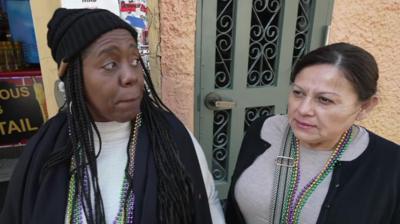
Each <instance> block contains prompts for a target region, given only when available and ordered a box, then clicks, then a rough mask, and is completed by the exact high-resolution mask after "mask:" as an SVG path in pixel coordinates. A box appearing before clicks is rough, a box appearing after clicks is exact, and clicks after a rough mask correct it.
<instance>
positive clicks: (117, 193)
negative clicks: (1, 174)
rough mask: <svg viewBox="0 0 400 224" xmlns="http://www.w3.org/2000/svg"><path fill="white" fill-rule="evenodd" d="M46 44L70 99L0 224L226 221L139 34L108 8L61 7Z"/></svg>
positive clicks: (18, 181)
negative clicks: (157, 85)
mask: <svg viewBox="0 0 400 224" xmlns="http://www.w3.org/2000/svg"><path fill="white" fill-rule="evenodd" d="M47 39H48V45H49V47H50V49H51V53H52V56H53V58H54V60H55V61H56V62H57V63H58V67H59V72H58V75H59V77H60V79H61V80H62V82H63V83H64V86H65V94H66V102H65V104H64V106H63V107H62V108H61V109H60V111H59V113H58V114H57V115H56V116H55V117H54V118H52V119H50V120H49V121H48V122H47V123H46V124H45V125H43V127H42V128H41V129H40V130H39V132H38V133H37V134H36V135H35V136H34V137H32V139H31V140H30V142H29V143H28V145H27V146H26V147H25V149H24V151H23V154H22V155H21V157H20V160H19V164H18V166H17V167H16V170H15V172H14V174H13V177H12V179H11V181H10V185H9V189H8V193H7V196H6V201H5V204H4V208H3V211H2V213H1V215H0V223H10V224H12V223H40V224H46V223H52V224H53V223H74V224H75V223H90V224H94V223H96V224H97V223H136V224H137V223H145V224H151V223H168V224H179V223H198V224H206V223H212V222H213V223H223V222H224V219H223V216H222V211H221V207H220V205H219V202H218V199H217V195H216V191H215V187H214V182H213V179H212V176H211V175H210V173H209V171H208V169H207V163H206V161H205V157H204V154H203V152H202V150H201V148H200V146H199V144H198V143H197V141H196V140H195V139H194V137H193V135H191V134H190V132H188V131H187V130H186V129H185V127H184V126H183V124H182V123H181V122H180V121H179V120H178V119H177V118H176V117H175V115H174V114H173V113H172V112H171V111H170V110H169V109H168V108H167V107H166V106H165V105H164V104H163V103H162V102H161V100H160V98H159V97H158V96H157V93H156V92H155V90H154V87H153V84H152V81H151V79H150V75H149V73H148V71H147V70H146V68H145V66H144V64H143V61H142V60H141V58H140V55H139V52H138V49H137V33H136V31H135V30H134V29H133V28H132V27H131V26H130V25H129V24H127V23H125V22H124V21H123V20H121V19H120V18H119V17H118V16H116V15H114V14H112V13H111V12H109V11H107V10H103V9H62V8H61V9H57V10H56V12H55V13H54V15H53V17H52V18H51V20H50V22H49V24H48V35H47Z"/></svg>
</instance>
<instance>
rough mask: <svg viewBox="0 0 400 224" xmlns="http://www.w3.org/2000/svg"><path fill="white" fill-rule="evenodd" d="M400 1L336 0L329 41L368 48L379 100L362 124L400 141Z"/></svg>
mask: <svg viewBox="0 0 400 224" xmlns="http://www.w3.org/2000/svg"><path fill="white" fill-rule="evenodd" d="M399 37H400V1H398V0H379V1H376V0H351V1H349V0H335V5H334V11H333V19H332V27H331V33H330V42H340V41H345V42H350V43H353V44H356V45H358V46H361V47H363V48H365V49H366V50H368V51H369V52H371V53H372V54H373V55H374V56H375V58H376V60H377V62H378V66H379V70H380V78H379V96H380V100H381V102H380V104H379V105H378V106H377V107H376V108H375V110H374V111H373V112H372V113H371V115H370V116H369V117H368V118H367V119H366V120H364V121H363V122H362V123H361V124H362V125H363V126H365V127H367V128H369V129H370V130H372V131H374V132H376V133H378V134H380V135H382V136H384V137H386V138H388V139H391V140H392V141H395V142H396V143H400V91H399V90H400V75H399V72H400V53H399V50H400V47H399V46H400V38H399Z"/></svg>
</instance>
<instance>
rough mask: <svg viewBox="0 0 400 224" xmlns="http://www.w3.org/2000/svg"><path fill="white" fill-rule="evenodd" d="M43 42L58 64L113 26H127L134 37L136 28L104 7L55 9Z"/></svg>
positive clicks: (80, 50)
mask: <svg viewBox="0 0 400 224" xmlns="http://www.w3.org/2000/svg"><path fill="white" fill-rule="evenodd" d="M47 28H48V32H47V45H48V46H49V47H50V49H51V55H52V56H53V58H54V60H55V61H56V62H57V64H58V65H60V63H61V61H62V60H63V61H64V62H69V60H70V59H72V58H74V57H76V56H77V55H79V54H80V53H81V52H82V51H83V50H84V49H85V48H87V47H88V46H89V45H90V44H91V43H93V42H94V41H95V40H96V39H97V38H99V37H100V36H101V35H102V34H104V33H107V32H109V31H111V30H114V29H119V28H122V29H126V30H128V31H129V32H130V33H131V34H132V36H133V38H134V39H135V41H137V32H136V30H135V29H134V28H133V27H132V26H131V25H129V24H128V23H126V22H125V21H123V20H122V19H121V18H119V17H118V16H117V15H115V14H114V13H112V12H110V11H108V10H105V9H65V8H59V9H57V10H56V11H55V12H54V14H53V17H52V18H51V19H50V21H49V23H48V24H47Z"/></svg>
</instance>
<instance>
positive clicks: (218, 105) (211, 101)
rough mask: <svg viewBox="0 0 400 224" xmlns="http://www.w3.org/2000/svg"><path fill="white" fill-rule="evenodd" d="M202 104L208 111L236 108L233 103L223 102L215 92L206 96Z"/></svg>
mask: <svg viewBox="0 0 400 224" xmlns="http://www.w3.org/2000/svg"><path fill="white" fill-rule="evenodd" d="M204 104H205V105H206V107H207V108H208V109H210V110H229V109H232V108H233V107H235V106H236V103H235V102H234V101H230V100H223V99H222V97H221V96H220V95H219V94H218V93H215V92H212V93H209V94H207V96H206V98H205V99H204Z"/></svg>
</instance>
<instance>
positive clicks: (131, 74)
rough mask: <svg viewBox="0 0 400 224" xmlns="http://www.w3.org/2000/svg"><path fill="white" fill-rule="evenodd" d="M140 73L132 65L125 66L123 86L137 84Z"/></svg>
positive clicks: (122, 70) (123, 68)
mask: <svg viewBox="0 0 400 224" xmlns="http://www.w3.org/2000/svg"><path fill="white" fill-rule="evenodd" d="M138 76H139V72H138V70H137V69H134V68H132V66H131V65H124V66H122V69H121V85H122V86H129V85H132V84H134V83H136V82H137V80H138Z"/></svg>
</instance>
